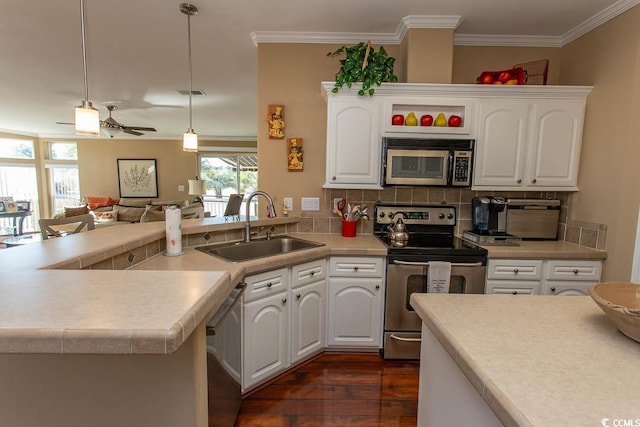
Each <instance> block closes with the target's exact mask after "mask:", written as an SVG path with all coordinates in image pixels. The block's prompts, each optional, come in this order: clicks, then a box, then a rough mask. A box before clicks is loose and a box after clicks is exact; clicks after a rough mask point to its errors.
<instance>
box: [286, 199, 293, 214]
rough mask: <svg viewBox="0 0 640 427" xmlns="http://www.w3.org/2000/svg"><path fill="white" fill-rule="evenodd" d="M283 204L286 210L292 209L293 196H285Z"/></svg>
mask: <svg viewBox="0 0 640 427" xmlns="http://www.w3.org/2000/svg"><path fill="white" fill-rule="evenodd" d="M284 205H285V206H286V207H287V210H288V211H292V210H293V197H285V198H284Z"/></svg>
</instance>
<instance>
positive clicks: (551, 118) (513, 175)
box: [473, 94, 586, 191]
mask: <svg viewBox="0 0 640 427" xmlns="http://www.w3.org/2000/svg"><path fill="white" fill-rule="evenodd" d="M585 104H586V94H585V95H584V96H583V97H582V98H572V99H561V98H555V99H537V98H535V99H526V98H524V99H520V100H518V101H516V100H509V99H486V100H482V101H480V104H479V107H478V133H477V140H476V152H475V165H474V166H475V167H474V179H473V188H474V189H482V190H533V191H547V190H562V191H575V190H577V189H578V188H577V180H578V164H579V160H580V147H581V145H582V127H583V122H584V109H585Z"/></svg>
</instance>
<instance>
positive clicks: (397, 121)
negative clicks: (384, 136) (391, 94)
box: [391, 114, 404, 126]
mask: <svg viewBox="0 0 640 427" xmlns="http://www.w3.org/2000/svg"><path fill="white" fill-rule="evenodd" d="M391 124H392V125H394V126H402V125H403V124H404V116H403V115H402V114H394V115H393V117H391Z"/></svg>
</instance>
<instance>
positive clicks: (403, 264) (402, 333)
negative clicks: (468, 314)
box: [383, 260, 486, 359]
mask: <svg viewBox="0 0 640 427" xmlns="http://www.w3.org/2000/svg"><path fill="white" fill-rule="evenodd" d="M428 271H429V263H428V262H411V261H401V260H393V261H390V262H389V264H388V266H387V286H386V300H385V318H384V348H383V357H384V358H385V359H419V356H420V330H421V327H422V321H421V320H420V317H419V316H418V315H417V314H416V312H415V311H414V309H413V307H411V304H409V298H411V294H412V293H414V292H418V293H426V292H427V276H428ZM485 274H486V266H485V265H483V262H481V261H478V262H464V263H463V262H460V263H456V262H453V263H451V278H450V281H449V283H450V285H449V293H464V294H484V291H485Z"/></svg>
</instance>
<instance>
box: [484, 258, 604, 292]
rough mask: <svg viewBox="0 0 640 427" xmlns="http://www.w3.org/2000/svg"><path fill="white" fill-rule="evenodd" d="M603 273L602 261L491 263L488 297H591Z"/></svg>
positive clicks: (489, 266)
mask: <svg viewBox="0 0 640 427" xmlns="http://www.w3.org/2000/svg"><path fill="white" fill-rule="evenodd" d="M601 273H602V261H600V260H566V259H549V260H533V259H525V260H519V259H490V260H489V262H488V263H487V286H486V288H485V293H486V294H513V295H538V294H541V295H587V292H588V289H589V287H590V286H591V285H593V284H595V283H598V282H600V276H601Z"/></svg>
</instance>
